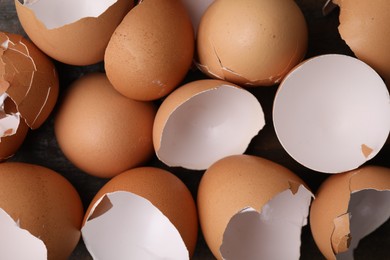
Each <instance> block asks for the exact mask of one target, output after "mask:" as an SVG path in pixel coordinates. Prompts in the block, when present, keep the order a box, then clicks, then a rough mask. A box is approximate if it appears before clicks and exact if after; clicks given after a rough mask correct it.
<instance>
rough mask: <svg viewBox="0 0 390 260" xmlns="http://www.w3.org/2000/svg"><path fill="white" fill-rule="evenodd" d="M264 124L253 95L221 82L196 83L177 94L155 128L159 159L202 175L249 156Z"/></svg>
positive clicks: (166, 102)
mask: <svg viewBox="0 0 390 260" xmlns="http://www.w3.org/2000/svg"><path fill="white" fill-rule="evenodd" d="M264 124H265V121H264V114H263V110H262V107H261V105H260V103H259V102H258V100H257V99H256V97H255V96H253V95H252V94H251V93H250V92H249V91H247V90H245V89H243V88H240V87H239V86H236V85H234V84H232V83H229V82H226V81H221V80H213V79H206V80H197V81H193V82H190V83H187V84H185V85H183V86H181V87H180V88H178V89H176V90H175V91H174V92H172V93H171V94H170V95H169V96H168V97H167V98H166V99H165V100H164V101H163V103H162V104H161V105H160V107H159V109H158V111H157V114H156V118H155V121H154V126H153V144H154V148H155V152H156V154H157V157H158V158H159V159H160V160H161V161H162V162H164V163H165V164H167V165H169V166H181V167H185V168H188V169H195V170H202V169H206V168H208V167H209V166H210V165H211V164H212V163H214V162H215V161H217V160H219V159H221V158H223V157H225V156H228V155H232V154H242V153H244V152H245V150H246V148H247V147H248V145H249V143H250V141H251V140H252V138H253V137H254V136H256V135H257V134H258V132H259V131H260V130H261V129H262V128H263V126H264Z"/></svg>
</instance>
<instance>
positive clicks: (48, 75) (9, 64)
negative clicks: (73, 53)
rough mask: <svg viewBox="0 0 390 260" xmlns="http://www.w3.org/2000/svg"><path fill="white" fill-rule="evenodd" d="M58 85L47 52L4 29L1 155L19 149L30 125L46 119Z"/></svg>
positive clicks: (0, 63) (1, 38)
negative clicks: (5, 31) (44, 52)
mask: <svg viewBox="0 0 390 260" xmlns="http://www.w3.org/2000/svg"><path fill="white" fill-rule="evenodd" d="M58 88H59V82H58V76H57V71H56V69H55V67H54V65H53V63H52V62H51V60H50V59H49V58H48V57H47V56H46V55H45V54H43V53H42V52H41V51H40V50H39V49H38V48H37V47H36V46H35V45H34V44H32V43H31V42H30V41H28V40H26V39H24V38H23V37H22V36H21V35H16V34H10V33H3V32H0V93H1V94H0V114H1V119H0V138H1V140H0V142H1V143H0V157H1V158H0V159H2V160H4V159H7V158H8V157H10V156H12V155H13V154H14V153H15V152H16V150H17V149H18V148H19V146H20V145H21V144H22V143H23V140H24V138H25V136H26V135H27V130H28V128H27V126H28V127H30V128H31V129H36V128H38V127H40V126H41V125H42V124H43V123H44V122H45V120H46V119H47V117H48V116H49V114H50V113H51V111H52V110H53V108H54V105H55V104H56V101H57V97H58V91H59V89H58ZM26 125H27V126H26Z"/></svg>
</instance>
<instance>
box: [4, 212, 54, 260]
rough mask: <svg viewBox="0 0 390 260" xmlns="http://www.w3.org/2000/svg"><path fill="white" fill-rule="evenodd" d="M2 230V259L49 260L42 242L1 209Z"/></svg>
mask: <svg viewBox="0 0 390 260" xmlns="http://www.w3.org/2000/svg"><path fill="white" fill-rule="evenodd" d="M0 230H1V232H0V244H1V251H0V258H1V259H42V260H43V259H47V249H46V246H45V244H44V243H43V242H42V240H40V239H38V238H36V237H35V236H33V235H31V233H30V232H28V231H27V230H24V229H22V228H20V227H19V223H17V222H15V221H14V220H13V219H12V218H11V217H10V216H9V215H8V214H7V213H6V212H5V211H4V210H3V209H1V208H0ZM21 248H22V250H21Z"/></svg>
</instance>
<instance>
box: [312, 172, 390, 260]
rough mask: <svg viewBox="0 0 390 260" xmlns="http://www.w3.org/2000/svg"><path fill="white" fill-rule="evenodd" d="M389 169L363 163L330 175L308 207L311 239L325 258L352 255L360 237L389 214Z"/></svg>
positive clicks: (351, 256)
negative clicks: (350, 169) (355, 167)
mask: <svg viewBox="0 0 390 260" xmlns="http://www.w3.org/2000/svg"><path fill="white" fill-rule="evenodd" d="M389 201H390V169H388V168H384V167H379V166H371V165H369V166H363V167H361V168H359V169H356V170H353V171H349V172H345V173H341V174H337V175H331V176H330V177H328V178H327V179H326V180H325V181H324V182H323V183H322V184H321V186H320V188H319V190H318V192H317V194H316V199H315V200H314V201H313V203H312V206H311V209H310V227H311V230H312V234H313V237H314V240H315V242H316V244H317V246H318V248H319V249H320V250H321V252H322V254H323V255H324V256H325V257H326V258H327V259H336V256H337V257H340V258H341V257H345V259H353V250H354V249H355V248H356V247H357V246H358V243H359V241H360V239H362V238H363V237H365V236H366V235H368V234H370V233H371V232H373V231H374V230H375V229H377V228H378V227H380V226H381V225H382V224H383V223H385V222H386V221H387V220H388V219H389V217H390V207H389Z"/></svg>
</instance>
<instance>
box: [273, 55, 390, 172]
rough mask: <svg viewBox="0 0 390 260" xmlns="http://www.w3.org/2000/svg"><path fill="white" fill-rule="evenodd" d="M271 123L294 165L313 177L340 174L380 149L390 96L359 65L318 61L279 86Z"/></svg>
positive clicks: (335, 58)
mask: <svg viewBox="0 0 390 260" xmlns="http://www.w3.org/2000/svg"><path fill="white" fill-rule="evenodd" d="M273 121H274V126H275V131H276V134H277V137H278V138H279V141H280V142H281V144H282V146H283V147H284V148H285V149H286V151H287V152H288V153H289V154H290V155H291V156H292V157H293V158H294V159H295V160H297V161H298V162H299V163H301V164H302V165H304V166H306V167H308V168H310V169H313V170H316V171H320V172H325V173H340V172H344V171H348V170H352V169H355V168H357V167H359V166H360V165H362V164H363V163H365V162H366V161H368V160H370V159H371V158H373V157H374V156H375V155H376V154H377V153H378V152H379V151H380V150H381V148H382V147H383V145H384V144H385V142H386V139H387V137H388V135H389V131H390V102H389V93H388V90H387V88H386V85H385V83H384V82H383V80H382V79H381V78H380V76H379V75H378V74H377V73H376V72H375V71H374V70H373V69H372V68H371V67H369V66H368V65H367V64H365V63H363V62H362V61H360V60H358V59H356V58H353V57H349V56H345V55H338V54H330V55H323V56H318V57H314V58H312V59H310V60H307V61H305V62H303V63H302V64H301V65H299V66H297V67H296V68H295V69H294V70H293V71H291V73H289V75H287V76H286V78H285V79H284V80H283V82H282V83H281V84H280V86H279V89H278V91H277V93H276V96H275V100H274V107H273Z"/></svg>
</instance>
